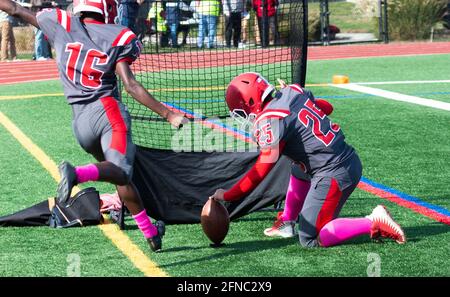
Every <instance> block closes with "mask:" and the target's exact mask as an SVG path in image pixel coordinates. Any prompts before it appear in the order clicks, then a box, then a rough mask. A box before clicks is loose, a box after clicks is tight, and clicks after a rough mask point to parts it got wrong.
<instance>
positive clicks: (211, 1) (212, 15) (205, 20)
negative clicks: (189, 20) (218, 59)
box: [191, 0, 220, 48]
mask: <svg viewBox="0 0 450 297" xmlns="http://www.w3.org/2000/svg"><path fill="white" fill-rule="evenodd" d="M191 8H192V9H193V11H194V12H196V13H197V14H198V16H199V24H198V40H197V46H198V47H199V48H203V41H204V39H205V37H206V35H208V44H207V48H214V47H215V44H216V30H217V18H218V16H219V14H220V1H218V0H201V1H198V0H196V1H192V3H191ZM207 32H208V34H206V33H207Z"/></svg>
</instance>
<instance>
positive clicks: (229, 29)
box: [222, 0, 245, 47]
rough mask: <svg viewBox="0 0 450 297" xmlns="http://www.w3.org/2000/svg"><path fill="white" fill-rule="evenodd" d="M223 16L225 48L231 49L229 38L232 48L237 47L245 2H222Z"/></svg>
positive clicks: (236, 0) (240, 0) (227, 0)
mask: <svg viewBox="0 0 450 297" xmlns="http://www.w3.org/2000/svg"><path fill="white" fill-rule="evenodd" d="M222 4H223V14H224V15H225V42H226V45H227V47H231V37H232V36H233V46H234V47H238V46H239V41H240V39H241V21H242V19H241V18H242V12H243V11H244V8H245V7H244V6H245V0H223V1H222Z"/></svg>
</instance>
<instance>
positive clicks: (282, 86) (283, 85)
mask: <svg viewBox="0 0 450 297" xmlns="http://www.w3.org/2000/svg"><path fill="white" fill-rule="evenodd" d="M277 80H278V83H279V84H280V87H281V88H282V89H283V88H286V87H287V84H286V83H285V82H284V80H282V79H279V78H277Z"/></svg>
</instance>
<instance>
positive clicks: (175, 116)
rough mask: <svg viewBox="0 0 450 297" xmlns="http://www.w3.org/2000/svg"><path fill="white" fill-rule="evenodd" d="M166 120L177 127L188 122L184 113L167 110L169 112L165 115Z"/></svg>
mask: <svg viewBox="0 0 450 297" xmlns="http://www.w3.org/2000/svg"><path fill="white" fill-rule="evenodd" d="M167 121H168V122H169V123H171V124H172V126H174V127H175V128H178V129H179V128H181V127H183V125H185V124H187V123H188V122H189V120H188V119H186V118H185V117H184V114H182V113H179V112H174V111H169V114H168V115H167Z"/></svg>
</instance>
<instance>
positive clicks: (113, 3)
mask: <svg viewBox="0 0 450 297" xmlns="http://www.w3.org/2000/svg"><path fill="white" fill-rule="evenodd" d="M118 1H119V0H106V1H105V2H106V5H108V17H107V21H108V24H115V23H116V18H117V9H118V7H117V6H118ZM145 17H147V16H145Z"/></svg>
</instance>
